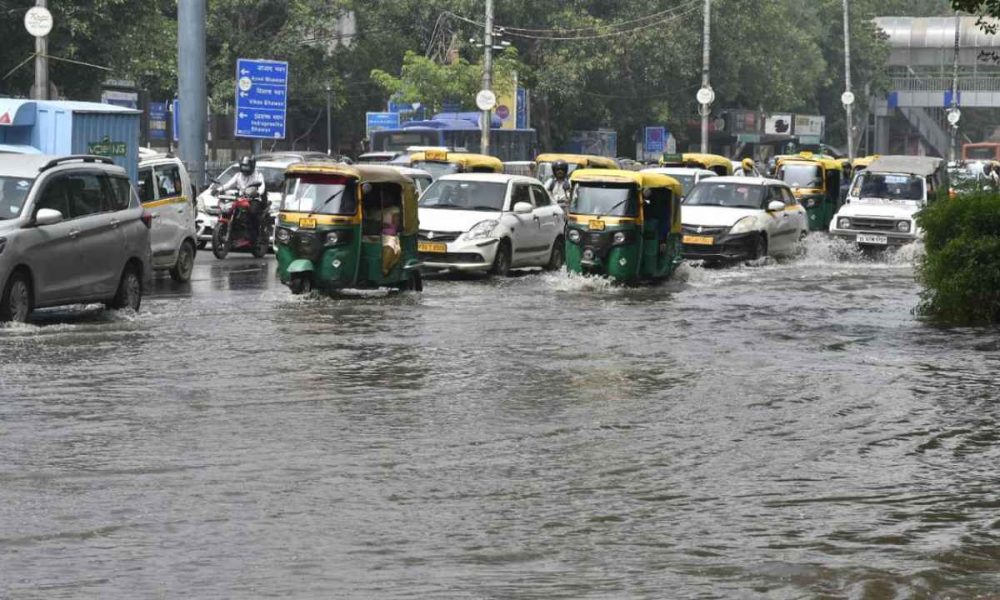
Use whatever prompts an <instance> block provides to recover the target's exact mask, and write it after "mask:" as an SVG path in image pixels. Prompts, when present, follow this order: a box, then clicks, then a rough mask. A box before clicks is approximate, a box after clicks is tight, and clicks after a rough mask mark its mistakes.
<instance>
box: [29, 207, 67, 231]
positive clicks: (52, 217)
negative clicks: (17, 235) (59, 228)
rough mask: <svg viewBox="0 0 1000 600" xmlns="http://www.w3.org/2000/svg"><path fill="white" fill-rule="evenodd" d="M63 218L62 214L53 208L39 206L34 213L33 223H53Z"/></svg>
mask: <svg viewBox="0 0 1000 600" xmlns="http://www.w3.org/2000/svg"><path fill="white" fill-rule="evenodd" d="M62 220H63V214H62V213H61V212H59V211H58V210H55V209H54V208H40V209H38V212H37V213H36V214H35V225H38V226H39V227H41V226H44V225H55V224H56V223H60V222H62Z"/></svg>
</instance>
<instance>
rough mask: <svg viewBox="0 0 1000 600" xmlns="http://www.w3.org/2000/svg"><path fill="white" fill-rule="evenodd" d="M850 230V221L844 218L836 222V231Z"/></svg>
mask: <svg viewBox="0 0 1000 600" xmlns="http://www.w3.org/2000/svg"><path fill="white" fill-rule="evenodd" d="M850 228H851V220H850V219H847V218H844V219H839V220H838V221H837V229H850Z"/></svg>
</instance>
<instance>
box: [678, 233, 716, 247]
mask: <svg viewBox="0 0 1000 600" xmlns="http://www.w3.org/2000/svg"><path fill="white" fill-rule="evenodd" d="M681 243H684V244H695V245H698V246H711V245H712V244H714V243H715V238H714V237H711V236H707V235H686V236H684V238H683V239H682V240H681Z"/></svg>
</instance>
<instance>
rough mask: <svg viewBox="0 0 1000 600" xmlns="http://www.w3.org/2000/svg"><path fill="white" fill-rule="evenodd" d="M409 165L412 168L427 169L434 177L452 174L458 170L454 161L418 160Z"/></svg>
mask: <svg viewBox="0 0 1000 600" xmlns="http://www.w3.org/2000/svg"><path fill="white" fill-rule="evenodd" d="M410 166H411V167H413V168H414V169H420V170H422V171H427V172H428V173H430V174H431V177H432V178H434V179H438V178H440V177H444V176H445V175H454V174H455V173H458V171H459V168H458V165H457V164H455V163H446V162H434V161H429V160H418V161H415V162H414V163H413V164H411V165H410Z"/></svg>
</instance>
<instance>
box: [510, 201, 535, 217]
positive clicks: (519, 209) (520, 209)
mask: <svg viewBox="0 0 1000 600" xmlns="http://www.w3.org/2000/svg"><path fill="white" fill-rule="evenodd" d="M532 210H534V207H533V206H531V203H530V202H518V203H517V204H515V205H514V212H515V213H517V214H519V215H523V214H526V213H530V212H531V211H532Z"/></svg>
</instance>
